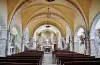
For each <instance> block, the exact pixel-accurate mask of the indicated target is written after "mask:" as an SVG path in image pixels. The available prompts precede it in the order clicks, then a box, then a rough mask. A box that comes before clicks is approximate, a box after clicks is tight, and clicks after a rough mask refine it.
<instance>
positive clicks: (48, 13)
mask: <svg viewBox="0 0 100 65" xmlns="http://www.w3.org/2000/svg"><path fill="white" fill-rule="evenodd" d="M49 9H50V8H49V7H48V12H47V13H46V17H47V18H48V19H49V18H50V17H51V13H50V12H49ZM48 19H47V25H46V28H50V25H49V24H48Z"/></svg>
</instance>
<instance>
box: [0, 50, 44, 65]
mask: <svg viewBox="0 0 100 65" xmlns="http://www.w3.org/2000/svg"><path fill="white" fill-rule="evenodd" d="M43 54H44V53H43V52H42V51H27V52H21V53H17V54H12V55H11V56H7V57H1V58H0V63H1V64H0V65H41V64H42V59H43Z"/></svg>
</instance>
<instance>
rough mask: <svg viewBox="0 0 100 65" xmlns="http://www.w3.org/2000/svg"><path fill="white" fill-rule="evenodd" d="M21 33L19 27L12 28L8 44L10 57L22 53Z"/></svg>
mask: <svg viewBox="0 0 100 65" xmlns="http://www.w3.org/2000/svg"><path fill="white" fill-rule="evenodd" d="M21 43H22V41H21V31H20V28H19V27H18V26H17V25H14V26H13V27H12V28H11V31H10V36H9V44H8V55H10V54H15V53H19V52H21Z"/></svg>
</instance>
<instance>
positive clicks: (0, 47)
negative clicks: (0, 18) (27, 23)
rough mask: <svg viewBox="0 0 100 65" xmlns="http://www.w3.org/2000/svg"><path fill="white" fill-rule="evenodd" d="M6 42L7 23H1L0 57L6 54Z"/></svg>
mask: <svg viewBox="0 0 100 65" xmlns="http://www.w3.org/2000/svg"><path fill="white" fill-rule="evenodd" d="M6 43H7V27H6V26H5V25H1V39H0V57H5V56H6Z"/></svg>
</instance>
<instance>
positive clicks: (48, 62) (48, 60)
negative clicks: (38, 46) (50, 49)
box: [42, 53, 57, 65]
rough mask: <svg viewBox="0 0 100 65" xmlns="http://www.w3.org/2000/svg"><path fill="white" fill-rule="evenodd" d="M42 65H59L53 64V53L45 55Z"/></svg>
mask: <svg viewBox="0 0 100 65" xmlns="http://www.w3.org/2000/svg"><path fill="white" fill-rule="evenodd" d="M42 65H57V64H54V63H53V59H52V53H45V54H44V58H43V61H42Z"/></svg>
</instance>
